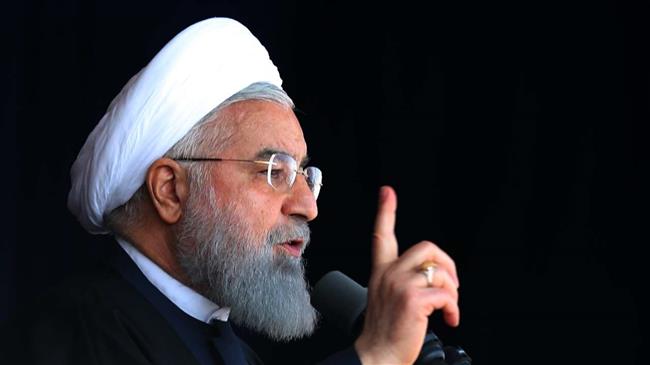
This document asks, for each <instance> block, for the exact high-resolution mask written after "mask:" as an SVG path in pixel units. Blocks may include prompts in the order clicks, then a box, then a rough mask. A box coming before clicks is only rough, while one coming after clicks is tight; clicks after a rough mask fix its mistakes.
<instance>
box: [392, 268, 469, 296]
mask: <svg viewBox="0 0 650 365" xmlns="http://www.w3.org/2000/svg"><path fill="white" fill-rule="evenodd" d="M432 279H433V280H432V285H431V287H429V286H427V278H426V275H425V274H423V273H421V272H417V271H415V272H412V273H409V274H407V275H405V276H403V277H402V278H401V279H400V285H401V286H402V287H403V288H407V287H409V286H413V287H416V288H421V289H422V290H430V291H431V290H434V291H435V290H438V289H442V290H443V291H445V292H447V293H448V294H449V295H450V296H451V297H452V298H453V299H454V300H458V288H457V287H456V283H455V282H454V279H452V277H451V276H450V275H449V273H448V272H447V270H445V269H444V268H441V267H438V268H436V270H435V272H434V273H433V278H432Z"/></svg>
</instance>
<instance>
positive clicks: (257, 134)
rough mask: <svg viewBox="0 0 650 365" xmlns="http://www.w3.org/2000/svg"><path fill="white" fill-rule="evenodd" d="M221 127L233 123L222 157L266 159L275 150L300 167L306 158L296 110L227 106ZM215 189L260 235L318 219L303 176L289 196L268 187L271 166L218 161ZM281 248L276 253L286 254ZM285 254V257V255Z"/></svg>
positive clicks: (265, 104)
mask: <svg viewBox="0 0 650 365" xmlns="http://www.w3.org/2000/svg"><path fill="white" fill-rule="evenodd" d="M220 119H222V122H225V123H230V124H231V126H229V127H230V128H227V130H232V131H233V133H232V136H231V137H230V138H229V139H228V142H227V147H226V148H225V149H224V150H222V151H221V152H220V153H219V156H218V157H220V158H232V159H246V160H267V159H268V158H269V157H270V156H269V152H270V151H274V152H282V153H285V154H287V155H289V156H292V157H293V158H294V159H295V160H296V161H297V162H298V164H301V163H302V162H305V159H306V158H307V145H306V143H305V139H304V136H303V133H302V129H301V128H300V124H299V122H298V119H297V118H296V116H295V114H294V113H293V111H292V110H291V109H289V108H286V107H283V106H281V105H279V104H277V103H273V102H269V101H261V100H248V101H242V102H238V103H235V104H232V105H230V106H228V107H226V108H225V109H224V110H223V111H222V113H221V117H220ZM210 172H211V179H212V186H213V188H214V190H215V193H216V195H217V198H218V200H219V201H220V202H221V203H222V204H227V203H228V202H233V201H234V202H237V206H238V207H239V208H240V209H241V210H242V211H245V212H246V217H245V219H246V220H247V222H248V224H249V225H250V227H251V228H252V229H253V230H254V231H257V232H267V231H268V230H269V229H271V228H272V227H274V226H277V225H280V224H286V223H288V222H289V221H291V220H292V219H296V218H297V219H301V220H305V221H311V220H312V219H314V218H316V215H317V214H318V209H317V207H316V200H315V199H314V196H313V194H312V193H311V191H310V190H309V187H308V186H307V182H306V181H305V179H304V177H301V176H300V175H298V177H297V178H296V182H295V184H294V186H293V188H292V189H291V191H289V192H280V191H278V190H276V189H274V188H273V187H271V186H269V185H268V184H267V182H266V165H258V164H248V163H238V162H225V163H223V162H219V163H217V164H216V165H215V166H213V168H211V170H210ZM285 248H286V247H284V246H282V245H280V246H277V247H275V250H276V252H275V254H287V253H290V252H295V250H286V249H285ZM280 251H283V252H280Z"/></svg>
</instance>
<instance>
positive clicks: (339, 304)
mask: <svg viewBox="0 0 650 365" xmlns="http://www.w3.org/2000/svg"><path fill="white" fill-rule="evenodd" d="M311 300H312V304H313V305H314V308H316V310H318V311H319V312H320V313H321V314H322V315H323V317H325V318H327V320H328V321H329V322H331V323H333V324H334V326H335V327H337V328H338V329H339V330H340V331H341V332H343V333H344V334H345V335H347V336H349V337H350V338H355V337H357V336H358V335H359V334H360V332H361V328H362V326H363V319H364V316H365V310H366V305H367V302H368V289H367V288H365V287H363V286H361V285H360V284H359V283H357V282H356V281H354V280H352V279H350V278H349V277H348V276H346V275H345V274H343V273H342V272H340V271H330V272H329V273H327V274H325V275H324V276H323V277H322V278H321V279H320V280H319V281H318V282H317V283H316V285H315V286H314V290H313V292H312V297H311ZM447 353H449V354H447ZM445 358H449V359H450V360H452V361H453V362H452V363H449V364H448V363H447V362H445ZM469 364H471V359H470V358H469V356H467V354H466V353H465V351H463V350H462V349H460V348H456V347H453V346H446V347H444V348H443V345H442V342H441V341H440V340H439V339H438V337H437V336H436V335H435V334H434V333H433V332H432V331H428V332H427V334H426V336H425V338H424V344H423V345H422V350H421V351H420V355H419V356H418V358H417V360H416V361H415V363H414V365H469Z"/></svg>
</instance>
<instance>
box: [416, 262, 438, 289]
mask: <svg viewBox="0 0 650 365" xmlns="http://www.w3.org/2000/svg"><path fill="white" fill-rule="evenodd" d="M437 267H438V265H436V263H435V262H433V261H425V262H423V263H422V265H420V272H421V273H422V275H424V277H425V278H427V287H429V288H431V287H432V286H433V274H435V273H436V268H437Z"/></svg>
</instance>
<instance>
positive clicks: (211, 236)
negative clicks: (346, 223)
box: [177, 189, 318, 341]
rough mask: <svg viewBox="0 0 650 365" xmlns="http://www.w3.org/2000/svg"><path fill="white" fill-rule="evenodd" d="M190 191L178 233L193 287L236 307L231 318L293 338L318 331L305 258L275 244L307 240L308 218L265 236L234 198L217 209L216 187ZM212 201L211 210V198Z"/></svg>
mask: <svg viewBox="0 0 650 365" xmlns="http://www.w3.org/2000/svg"><path fill="white" fill-rule="evenodd" d="M200 195H201V194H194V197H192V194H190V201H189V202H188V207H187V209H186V211H185V212H184V216H183V219H182V221H181V223H180V229H179V231H178V234H177V240H178V244H177V248H178V259H179V263H180V265H181V267H182V268H183V269H184V271H185V274H186V275H187V277H188V278H189V280H190V281H191V285H192V286H193V287H194V288H195V289H197V290H198V291H199V292H200V293H201V294H203V295H204V296H205V297H207V298H208V299H210V300H212V301H213V302H215V303H217V304H219V305H220V306H225V307H230V316H229V320H232V322H234V323H235V324H237V325H240V326H243V327H246V328H249V329H251V330H253V331H256V332H259V333H262V334H265V335H266V336H268V337H269V338H271V339H274V340H278V341H288V340H292V339H297V338H301V337H304V336H307V335H310V334H312V333H313V332H314V328H315V326H316V323H317V320H318V313H317V312H316V310H315V309H314V308H313V307H312V306H311V303H310V296H309V289H308V284H307V281H306V280H305V268H304V263H303V260H302V258H296V257H292V256H289V255H288V254H283V253H280V252H276V253H275V254H274V250H273V246H274V245H276V244H278V243H282V242H287V241H290V240H294V239H302V240H303V242H304V243H303V250H304V248H305V247H306V246H307V244H308V242H309V236H310V231H309V227H308V225H307V223H306V222H305V221H303V220H294V221H293V222H292V223H290V224H286V225H282V226H278V227H274V228H273V229H272V230H271V231H270V232H268V233H267V234H266V235H264V237H259V236H260V235H259V234H257V235H256V234H255V233H254V232H253V231H252V230H251V229H250V228H249V227H248V226H247V224H246V222H245V220H244V218H245V217H246V215H245V214H241V213H242V212H240V211H239V209H237V205H236V204H235V203H234V202H231V203H230V204H227V205H226V207H225V208H221V209H219V208H217V201H216V197H215V194H214V192H213V191H212V189H210V191H209V194H205V195H208V196H207V197H205V199H202V198H201V197H200ZM206 200H207V201H209V203H210V204H209V205H210V207H209V209H208V211H207V212H205V211H204V210H205V208H203V209H201V207H200V205H201V203H202V205H203V206H204V207H205V202H206Z"/></svg>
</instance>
